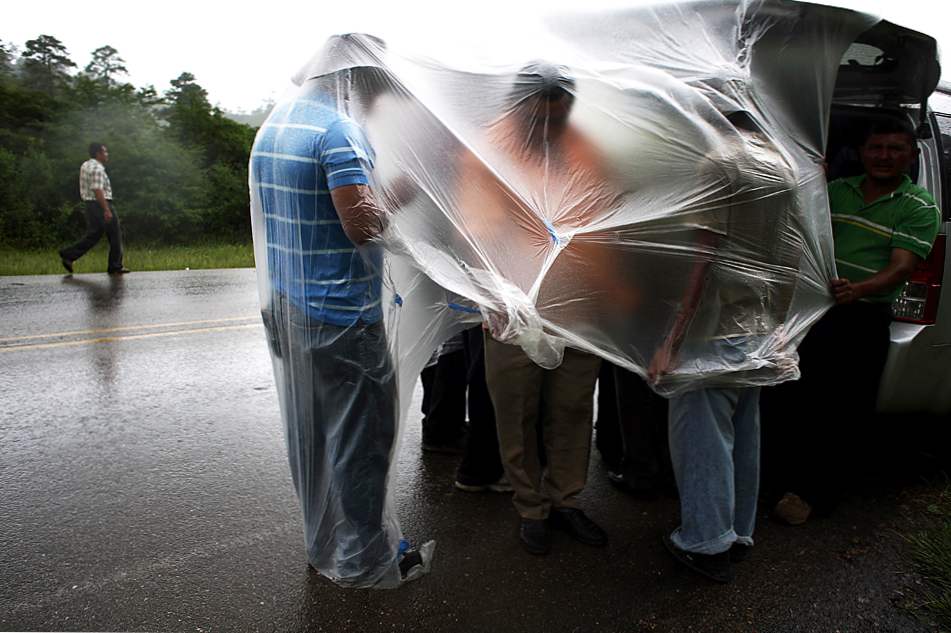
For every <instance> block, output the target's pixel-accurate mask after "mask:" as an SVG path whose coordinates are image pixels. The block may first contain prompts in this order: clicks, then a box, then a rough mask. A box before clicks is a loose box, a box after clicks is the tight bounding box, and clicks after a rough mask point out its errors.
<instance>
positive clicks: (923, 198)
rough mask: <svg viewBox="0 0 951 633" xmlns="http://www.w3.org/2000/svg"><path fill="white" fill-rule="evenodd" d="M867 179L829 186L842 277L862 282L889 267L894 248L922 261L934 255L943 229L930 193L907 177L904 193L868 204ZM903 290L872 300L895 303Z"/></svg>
mask: <svg viewBox="0 0 951 633" xmlns="http://www.w3.org/2000/svg"><path fill="white" fill-rule="evenodd" d="M864 179H865V175H864V174H863V175H861V176H855V177H854V178H840V179H839V180H835V181H833V182H830V183H829V208H830V210H831V211H832V232H833V238H834V241H835V262H836V265H837V267H838V270H839V276H840V277H845V278H846V279H849V280H850V281H862V280H864V279H867V278H869V277H871V276H872V275H874V274H875V273H877V272H878V271H880V270H882V269H883V268H885V267H886V266H888V262H889V261H890V260H891V256H892V249H893V248H903V249H905V250H907V251H911V252H912V253H914V254H915V255H918V256H919V257H921V258H922V259H924V258H926V257H927V256H928V253H929V252H931V245H932V244H934V240H935V236H937V235H938V228H939V225H940V224H941V212H940V211H939V210H938V205H937V204H935V201H934V198H932V197H931V194H930V193H928V192H927V191H926V190H924V189H922V188H921V187H919V186H918V185H916V184H914V183H913V182H911V178H909V177H908V176H905V177H904V179H903V180H902V182H901V184H900V185H898V188H897V189H896V190H895V191H893V192H892V193H891V194H889V195H887V196H882V197H881V198H879V199H878V200H875V201H874V202H872V203H871V204H865V200H864V198H863V196H862V189H861V186H862V181H863V180H864ZM900 292H901V285H899V286H898V287H897V288H895V289H894V290H893V291H891V292H889V293H883V294H878V295H872V296H869V297H868V298H867V300H868V301H872V302H876V303H879V302H890V301H893V300H894V299H895V298H896V297H897V296H898V294H899V293H900Z"/></svg>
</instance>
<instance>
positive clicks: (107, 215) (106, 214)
mask: <svg viewBox="0 0 951 633" xmlns="http://www.w3.org/2000/svg"><path fill="white" fill-rule="evenodd" d="M93 193H95V194H96V201H97V202H99V206H100V207H102V219H103V220H105V222H106V224H109V223H110V222H112V207H110V206H109V201H108V200H106V194H105V192H104V191H103V190H102V189H93Z"/></svg>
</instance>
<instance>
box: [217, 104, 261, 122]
mask: <svg viewBox="0 0 951 633" xmlns="http://www.w3.org/2000/svg"><path fill="white" fill-rule="evenodd" d="M273 108H274V104H273V103H265V104H262V105H261V107H259V108H257V109H255V110H252V111H251V112H229V111H228V110H222V111H221V113H222V114H224V115H225V116H226V117H228V118H229V119H231V120H232V121H237V122H238V123H244V124H245V125H250V126H251V127H261V124H262V123H264V119H266V118H267V115H269V114H270V113H271V110H272V109H273Z"/></svg>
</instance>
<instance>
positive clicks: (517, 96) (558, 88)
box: [509, 61, 575, 105]
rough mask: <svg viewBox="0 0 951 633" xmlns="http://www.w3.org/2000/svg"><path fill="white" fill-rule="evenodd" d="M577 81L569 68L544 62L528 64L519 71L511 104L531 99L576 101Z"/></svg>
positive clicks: (511, 95) (511, 96)
mask: <svg viewBox="0 0 951 633" xmlns="http://www.w3.org/2000/svg"><path fill="white" fill-rule="evenodd" d="M574 89H575V80H574V78H573V77H572V76H571V75H570V74H569V72H568V68H566V67H565V66H558V65H556V64H551V63H548V62H544V61H534V62H530V63H528V64H526V65H525V66H523V67H522V69H521V70H519V71H518V75H517V76H516V77H515V82H514V83H513V84H512V90H511V92H510V93H509V102H510V103H511V104H512V105H515V104H518V103H520V102H522V101H524V100H525V99H528V98H529V97H542V98H544V99H546V100H548V101H557V100H558V99H561V98H562V97H565V96H567V97H569V98H571V99H574V94H573V91H574Z"/></svg>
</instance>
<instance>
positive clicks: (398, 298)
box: [393, 295, 403, 306]
mask: <svg viewBox="0 0 951 633" xmlns="http://www.w3.org/2000/svg"><path fill="white" fill-rule="evenodd" d="M393 303H395V304H396V305H398V306H402V305H403V297H401V296H399V295H393Z"/></svg>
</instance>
